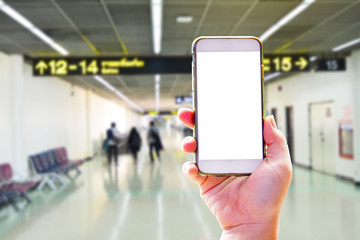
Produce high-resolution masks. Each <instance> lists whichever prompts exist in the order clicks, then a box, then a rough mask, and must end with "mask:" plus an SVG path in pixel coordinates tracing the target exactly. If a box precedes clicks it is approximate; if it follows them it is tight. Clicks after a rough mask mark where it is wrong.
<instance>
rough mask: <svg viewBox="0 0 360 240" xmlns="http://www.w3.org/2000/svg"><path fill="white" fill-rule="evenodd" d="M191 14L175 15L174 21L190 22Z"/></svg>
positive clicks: (191, 19)
mask: <svg viewBox="0 0 360 240" xmlns="http://www.w3.org/2000/svg"><path fill="white" fill-rule="evenodd" d="M193 19H194V18H193V16H185V15H180V16H177V17H176V22H178V23H191V22H192V21H193Z"/></svg>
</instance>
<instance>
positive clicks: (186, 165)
mask: <svg viewBox="0 0 360 240" xmlns="http://www.w3.org/2000/svg"><path fill="white" fill-rule="evenodd" d="M189 169H190V165H189V164H185V165H184V167H183V171H184V173H188V172H189Z"/></svg>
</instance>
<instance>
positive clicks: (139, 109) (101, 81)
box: [94, 75, 144, 112]
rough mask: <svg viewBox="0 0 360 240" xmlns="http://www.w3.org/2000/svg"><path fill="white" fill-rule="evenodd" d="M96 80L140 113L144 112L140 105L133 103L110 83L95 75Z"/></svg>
mask: <svg viewBox="0 0 360 240" xmlns="http://www.w3.org/2000/svg"><path fill="white" fill-rule="evenodd" d="M94 78H95V80H96V81H98V82H99V83H101V84H102V85H104V86H105V87H106V88H107V89H109V90H110V91H112V92H113V93H115V94H116V95H117V96H118V97H120V98H122V99H123V100H124V101H125V102H127V103H128V104H130V105H131V106H132V107H133V108H135V109H136V110H138V111H139V112H144V110H143V109H142V108H140V107H139V106H138V105H136V104H135V103H134V102H133V101H131V100H130V99H129V98H128V97H127V96H125V95H124V94H123V93H122V92H120V91H119V90H117V89H116V88H115V87H113V86H112V85H111V84H110V83H108V82H107V81H106V80H105V79H103V78H102V77H100V76H98V75H95V76H94Z"/></svg>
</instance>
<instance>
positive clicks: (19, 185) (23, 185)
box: [0, 163, 36, 210]
mask: <svg viewBox="0 0 360 240" xmlns="http://www.w3.org/2000/svg"><path fill="white" fill-rule="evenodd" d="M35 185H36V182H34V181H15V180H13V170H12V167H11V165H10V164H9V163H4V164H1V165H0V205H3V204H4V203H10V204H12V205H13V207H14V208H15V209H16V210H19V207H18V205H17V200H18V199H19V198H24V199H25V200H26V201H27V202H28V203H30V202H31V198H30V196H29V195H28V194H27V191H28V190H29V189H30V188H32V187H34V186H35Z"/></svg>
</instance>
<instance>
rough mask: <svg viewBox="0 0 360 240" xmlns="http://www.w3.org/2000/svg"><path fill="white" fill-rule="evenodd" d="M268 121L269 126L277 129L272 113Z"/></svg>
mask: <svg viewBox="0 0 360 240" xmlns="http://www.w3.org/2000/svg"><path fill="white" fill-rule="evenodd" d="M270 123H271V126H272V127H273V128H275V129H277V127H276V123H275V118H274V115H271V117H270Z"/></svg>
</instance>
